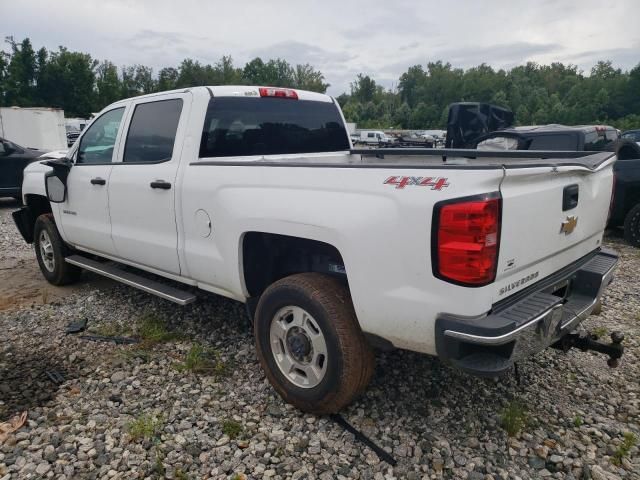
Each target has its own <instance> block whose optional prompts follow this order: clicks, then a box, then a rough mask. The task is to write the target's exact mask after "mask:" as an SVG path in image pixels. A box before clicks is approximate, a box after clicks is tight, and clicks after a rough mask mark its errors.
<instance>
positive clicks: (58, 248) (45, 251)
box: [33, 213, 82, 285]
mask: <svg viewBox="0 0 640 480" xmlns="http://www.w3.org/2000/svg"><path fill="white" fill-rule="evenodd" d="M46 240H48V244H50V248H45V247H44V246H43V245H46V244H47V242H46ZM33 246H34V248H35V251H36V258H37V259H38V265H39V266H40V271H41V272H42V275H43V276H44V278H46V279H47V282H49V283H51V284H52V285H68V284H70V283H74V282H76V281H77V280H78V278H80V274H81V273H82V270H81V269H80V268H78V267H76V266H75V265H71V264H69V263H67V262H65V261H64V257H66V256H68V255H69V253H70V252H69V249H68V247H67V246H66V245H65V243H64V240H62V237H60V233H58V228H57V227H56V224H55V222H54V221H53V215H52V214H50V213H45V214H43V215H40V216H39V217H38V218H37V219H36V224H35V227H34V230H33Z"/></svg>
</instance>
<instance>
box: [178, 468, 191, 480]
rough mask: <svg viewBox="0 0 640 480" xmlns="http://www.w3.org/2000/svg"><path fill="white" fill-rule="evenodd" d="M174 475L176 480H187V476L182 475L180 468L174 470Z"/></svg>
mask: <svg viewBox="0 0 640 480" xmlns="http://www.w3.org/2000/svg"><path fill="white" fill-rule="evenodd" d="M174 475H175V478H176V480H189V475H187V474H186V473H184V472H183V471H182V469H180V468H178V469H176V471H175V473H174Z"/></svg>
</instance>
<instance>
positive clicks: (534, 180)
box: [493, 157, 615, 302]
mask: <svg viewBox="0 0 640 480" xmlns="http://www.w3.org/2000/svg"><path fill="white" fill-rule="evenodd" d="M614 160H615V157H612V158H610V159H609V160H606V161H605V162H602V163H600V164H599V165H597V166H594V167H593V168H589V167H588V166H584V165H575V164H565V165H563V164H562V163H560V164H558V165H557V166H544V167H542V166H541V167H534V168H531V167H529V168H506V169H505V176H504V179H503V181H502V184H501V186H500V192H501V195H502V227H501V235H500V237H501V245H500V254H499V259H498V268H497V274H496V284H495V285H496V289H495V292H494V298H493V300H494V302H497V301H499V300H502V299H504V298H506V297H508V296H509V295H511V294H513V293H515V292H517V291H519V290H521V289H523V288H526V287H527V286H529V285H531V284H533V283H535V282H536V281H538V280H541V279H543V278H544V277H546V276H548V275H550V274H551V273H553V272H555V271H557V270H559V269H561V268H563V267H565V266H566V265H568V264H570V263H572V262H574V261H576V260H578V259H580V258H582V257H584V256H585V255H587V254H588V253H590V252H592V251H594V250H596V249H597V248H599V247H600V245H601V242H602V235H603V233H604V229H605V224H606V221H607V216H608V212H609V207H610V203H611V193H612V188H613V163H614Z"/></svg>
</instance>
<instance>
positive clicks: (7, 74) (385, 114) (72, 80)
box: [0, 37, 640, 130]
mask: <svg viewBox="0 0 640 480" xmlns="http://www.w3.org/2000/svg"><path fill="white" fill-rule="evenodd" d="M6 42H7V44H8V46H9V48H8V50H9V51H8V52H4V51H2V52H0V106H14V105H16V106H21V107H29V106H48V107H58V108H63V109H64V110H65V114H66V115H67V116H80V117H87V116H89V115H90V114H91V112H97V111H99V110H101V109H102V108H103V107H104V106H106V105H108V104H110V103H112V102H114V101H116V100H119V99H121V98H127V97H132V96H136V95H141V94H145V93H152V92H157V91H163V90H171V89H174V88H184V87H190V86H197V85H232V84H245V85H270V86H280V87H292V88H300V89H305V90H312V91H316V92H321V93H324V92H326V90H327V88H328V87H329V84H328V83H326V81H325V78H324V75H323V74H322V72H320V71H318V70H316V69H315V68H313V66H311V65H309V64H304V65H291V64H289V63H288V62H287V61H286V60H283V59H281V58H276V59H271V60H266V61H265V60H262V59H261V58H259V57H258V58H254V59H253V60H251V61H249V62H247V63H246V64H245V65H244V67H242V68H239V67H236V66H235V65H234V63H233V59H232V58H231V57H230V56H223V57H222V58H221V59H220V60H219V61H218V62H217V63H215V64H214V65H210V64H202V63H200V62H198V61H196V60H192V59H188V58H187V59H185V60H183V61H182V62H181V63H180V64H179V65H178V66H177V67H165V68H162V69H160V70H159V71H158V72H157V74H156V73H155V72H154V71H153V70H152V69H151V68H150V67H148V66H145V65H132V66H125V67H121V68H120V69H119V68H118V67H117V66H116V65H114V64H113V63H112V62H110V61H108V60H105V61H98V60H96V59H94V58H92V57H91V55H89V54H87V53H81V52H71V51H69V50H68V49H66V48H65V47H59V49H58V50H57V51H48V50H47V49H45V48H44V47H43V48H40V49H39V50H37V51H36V50H34V48H33V46H32V44H31V41H30V40H29V39H28V38H25V39H24V40H22V41H21V42H16V41H14V39H13V38H12V37H7V39H6ZM337 99H338V101H339V102H340V105H341V106H342V108H343V110H344V114H345V117H346V118H347V120H348V121H351V122H357V123H358V126H359V127H363V128H405V129H407V128H409V129H428V128H443V127H444V126H445V124H446V118H447V109H448V105H449V104H450V103H453V102H460V101H474V102H490V103H494V104H496V105H500V106H503V107H507V108H510V109H511V110H513V112H514V113H515V116H516V121H517V123H519V124H521V125H530V124H547V123H564V124H567V125H578V124H594V123H595V124H610V125H614V126H616V127H617V128H620V129H623V130H624V129H629V128H640V63H639V64H638V65H637V66H636V67H635V68H633V69H631V70H629V71H623V70H621V69H620V68H615V67H614V66H613V64H612V63H611V62H610V61H600V62H598V63H597V64H596V65H595V66H594V67H593V68H592V69H591V71H590V72H589V74H588V75H586V74H585V73H584V72H582V71H581V70H579V69H578V67H577V66H575V65H566V64H563V63H552V64H551V65H539V64H536V63H531V62H529V63H527V64H525V65H521V66H517V67H514V68H512V69H510V70H504V69H494V68H492V67H491V66H489V65H486V64H481V65H479V66H477V67H473V68H468V69H466V70H465V69H462V68H454V67H452V66H451V64H449V63H446V62H443V61H437V62H429V63H427V64H426V66H422V65H415V66H412V67H410V68H409V69H408V70H407V71H406V72H404V73H403V74H402V75H401V76H400V78H399V81H398V84H397V87H396V88H394V89H387V88H384V87H383V86H382V85H380V84H379V83H376V81H375V79H373V78H371V76H369V75H365V74H359V75H358V76H357V77H356V78H355V80H354V81H353V82H352V83H351V85H350V91H349V92H348V93H344V94H342V95H340V96H339V97H337Z"/></svg>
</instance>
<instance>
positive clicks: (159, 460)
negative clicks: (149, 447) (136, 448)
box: [153, 446, 167, 478]
mask: <svg viewBox="0 0 640 480" xmlns="http://www.w3.org/2000/svg"><path fill="white" fill-rule="evenodd" d="M155 453H156V455H155V457H156V458H155V461H154V463H153V473H155V474H156V476H157V477H158V478H165V475H166V473H167V469H166V468H164V463H163V462H164V454H163V453H162V451H161V450H160V449H159V448H158V447H157V446H156V448H155Z"/></svg>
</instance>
